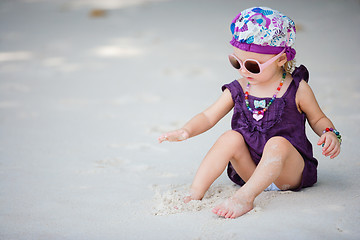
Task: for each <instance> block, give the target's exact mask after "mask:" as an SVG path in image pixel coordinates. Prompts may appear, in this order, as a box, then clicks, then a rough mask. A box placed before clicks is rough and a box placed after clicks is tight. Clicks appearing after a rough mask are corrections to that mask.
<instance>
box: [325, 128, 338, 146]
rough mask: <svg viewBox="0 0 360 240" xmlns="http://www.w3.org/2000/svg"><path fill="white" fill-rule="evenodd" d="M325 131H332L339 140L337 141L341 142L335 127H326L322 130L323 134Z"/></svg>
mask: <svg viewBox="0 0 360 240" xmlns="http://www.w3.org/2000/svg"><path fill="white" fill-rule="evenodd" d="M327 132H333V133H335V135H336V137H337V139H338V140H339V143H340V144H341V142H342V139H341V135H340V133H339V132H338V131H337V130H336V129H333V128H326V129H325V130H324V131H323V134H324V133H327Z"/></svg>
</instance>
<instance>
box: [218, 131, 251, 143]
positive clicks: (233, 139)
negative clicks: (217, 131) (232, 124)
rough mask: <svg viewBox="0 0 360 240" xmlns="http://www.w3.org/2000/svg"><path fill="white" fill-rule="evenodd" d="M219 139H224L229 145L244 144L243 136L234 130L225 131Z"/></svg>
mask: <svg viewBox="0 0 360 240" xmlns="http://www.w3.org/2000/svg"><path fill="white" fill-rule="evenodd" d="M220 139H222V140H223V141H226V142H227V143H228V144H229V145H236V146H239V145H244V144H245V140H244V137H243V136H242V135H241V134H240V133H239V132H237V131H234V130H229V131H226V132H225V133H224V134H223V135H221V137H220Z"/></svg>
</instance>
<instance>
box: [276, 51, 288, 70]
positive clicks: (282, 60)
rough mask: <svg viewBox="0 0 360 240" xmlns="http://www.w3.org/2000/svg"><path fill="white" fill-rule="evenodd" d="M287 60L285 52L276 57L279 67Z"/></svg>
mask: <svg viewBox="0 0 360 240" xmlns="http://www.w3.org/2000/svg"><path fill="white" fill-rule="evenodd" d="M286 62H287V57H286V53H283V54H282V55H281V57H279V59H278V66H279V67H281V66H283V65H284V64H285V63H286Z"/></svg>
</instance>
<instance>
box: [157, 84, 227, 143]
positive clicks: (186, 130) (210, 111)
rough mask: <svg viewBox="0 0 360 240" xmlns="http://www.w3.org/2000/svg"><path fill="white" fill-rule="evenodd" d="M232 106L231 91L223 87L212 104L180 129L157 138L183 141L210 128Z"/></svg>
mask: <svg viewBox="0 0 360 240" xmlns="http://www.w3.org/2000/svg"><path fill="white" fill-rule="evenodd" d="M233 107H234V102H233V100H232V97H231V93H230V91H229V90H228V89H225V91H224V92H223V94H222V95H221V96H220V98H219V99H218V100H217V101H216V102H215V103H214V104H213V105H211V106H210V107H209V108H207V109H206V110H205V111H203V112H201V113H199V114H198V115H196V116H195V117H193V118H192V119H191V120H190V121H189V122H188V123H186V124H185V125H184V127H182V128H181V129H178V130H175V131H172V132H168V133H165V134H162V135H161V136H160V137H159V138H158V140H159V142H160V143H161V142H163V141H170V142H174V141H183V140H186V139H188V138H190V137H194V136H196V135H199V134H201V133H203V132H205V131H207V130H209V129H210V128H212V127H213V126H214V125H215V124H216V123H217V122H218V121H219V120H220V119H221V118H223V117H224V116H225V115H226V114H227V113H228V112H229V111H230V110H231V109H232V108H233Z"/></svg>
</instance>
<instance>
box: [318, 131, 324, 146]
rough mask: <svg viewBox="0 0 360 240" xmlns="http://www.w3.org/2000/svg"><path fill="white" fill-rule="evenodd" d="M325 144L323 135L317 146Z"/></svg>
mask: <svg viewBox="0 0 360 240" xmlns="http://www.w3.org/2000/svg"><path fill="white" fill-rule="evenodd" d="M324 142H325V135H324V134H323V135H322V136H321V137H320V139H319V141H318V143H317V145H321V144H323V143H324Z"/></svg>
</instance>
